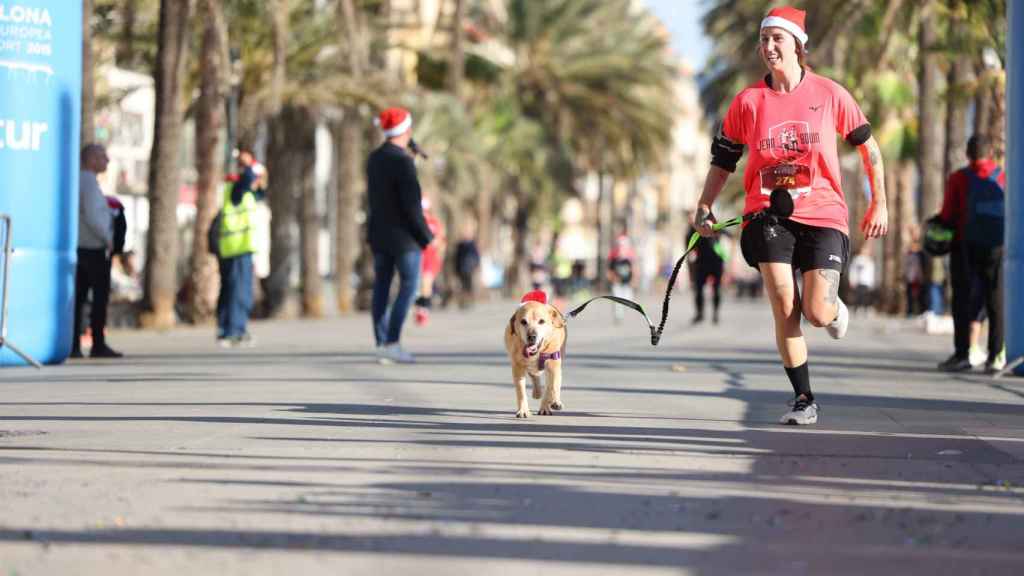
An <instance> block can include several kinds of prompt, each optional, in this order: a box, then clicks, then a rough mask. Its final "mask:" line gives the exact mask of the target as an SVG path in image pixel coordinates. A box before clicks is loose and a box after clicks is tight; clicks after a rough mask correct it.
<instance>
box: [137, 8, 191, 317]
mask: <svg viewBox="0 0 1024 576" xmlns="http://www.w3.org/2000/svg"><path fill="white" fill-rule="evenodd" d="M192 7H193V3H192V1H191V0H161V2H160V32H159V45H158V49H157V69H156V125H155V129H154V134H153V150H152V152H151V154H150V161H149V231H148V234H147V241H146V275H145V290H144V295H143V314H142V315H141V316H140V322H141V323H142V325H143V326H146V327H153V328H166V327H170V326H173V325H174V323H175V317H174V303H175V296H176V288H177V256H178V246H177V204H178V187H179V183H180V170H179V164H178V152H179V149H180V147H181V127H182V87H183V84H184V82H185V71H186V64H187V62H188V48H189V43H188V32H189V26H188V24H189V19H190V17H191V15H192Z"/></svg>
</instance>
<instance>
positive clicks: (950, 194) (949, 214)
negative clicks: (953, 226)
mask: <svg viewBox="0 0 1024 576" xmlns="http://www.w3.org/2000/svg"><path fill="white" fill-rule="evenodd" d="M959 175H960V172H953V173H952V174H950V175H949V178H947V179H946V191H945V193H944V194H943V195H942V209H941V210H939V218H942V221H943V222H946V223H952V222H954V219H953V215H954V214H958V213H959V212H960V211H959V210H957V207H956V204H957V202H956V198H955V197H956V193H955V192H954V190H955V189H956V182H955V181H956V179H957V176H959Z"/></svg>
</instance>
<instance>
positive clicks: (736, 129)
mask: <svg viewBox="0 0 1024 576" xmlns="http://www.w3.org/2000/svg"><path fill="white" fill-rule="evenodd" d="M742 96H743V93H742V92H741V93H740V94H738V95H737V96H736V97H735V98H733V99H732V103H731V104H729V111H728V112H726V113H725V120H724V121H723V122H722V136H725V137H726V138H727V139H729V141H731V142H732V143H734V144H746V143H747V130H748V129H749V127H750V126H753V125H754V123H753V122H749V121H745V119H744V116H745V114H744V112H743V108H744V106H743V99H742Z"/></svg>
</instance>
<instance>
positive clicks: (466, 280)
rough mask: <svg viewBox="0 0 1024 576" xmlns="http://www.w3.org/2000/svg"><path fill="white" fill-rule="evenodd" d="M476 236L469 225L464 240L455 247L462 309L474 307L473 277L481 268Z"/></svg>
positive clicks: (464, 232)
mask: <svg viewBox="0 0 1024 576" xmlns="http://www.w3.org/2000/svg"><path fill="white" fill-rule="evenodd" d="M474 236H475V234H474V231H473V228H472V226H469V225H467V226H466V229H465V230H464V231H463V235H462V239H461V240H459V243H458V244H456V245H455V273H456V274H458V276H459V287H460V294H459V306H460V307H461V308H462V309H467V308H469V307H470V306H472V305H473V300H474V298H473V293H474V290H473V277H474V276H476V270H477V268H479V267H480V250H479V248H477V245H476V238H475V237H474Z"/></svg>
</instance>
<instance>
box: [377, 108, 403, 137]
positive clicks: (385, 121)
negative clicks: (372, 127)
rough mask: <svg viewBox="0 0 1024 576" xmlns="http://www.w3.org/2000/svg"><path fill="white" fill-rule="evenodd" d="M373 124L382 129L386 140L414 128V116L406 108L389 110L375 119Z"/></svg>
mask: <svg viewBox="0 0 1024 576" xmlns="http://www.w3.org/2000/svg"><path fill="white" fill-rule="evenodd" d="M373 123H374V124H376V125H377V127H378V128H380V130H381V132H383V133H384V137H385V138H394V137H395V136H401V135H402V134H405V132H406V131H407V130H409V129H410V128H412V114H410V113H409V111H408V110H406V109H405V108H388V109H387V110H385V111H383V112H381V113H380V116H378V117H377V118H374V119H373Z"/></svg>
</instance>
